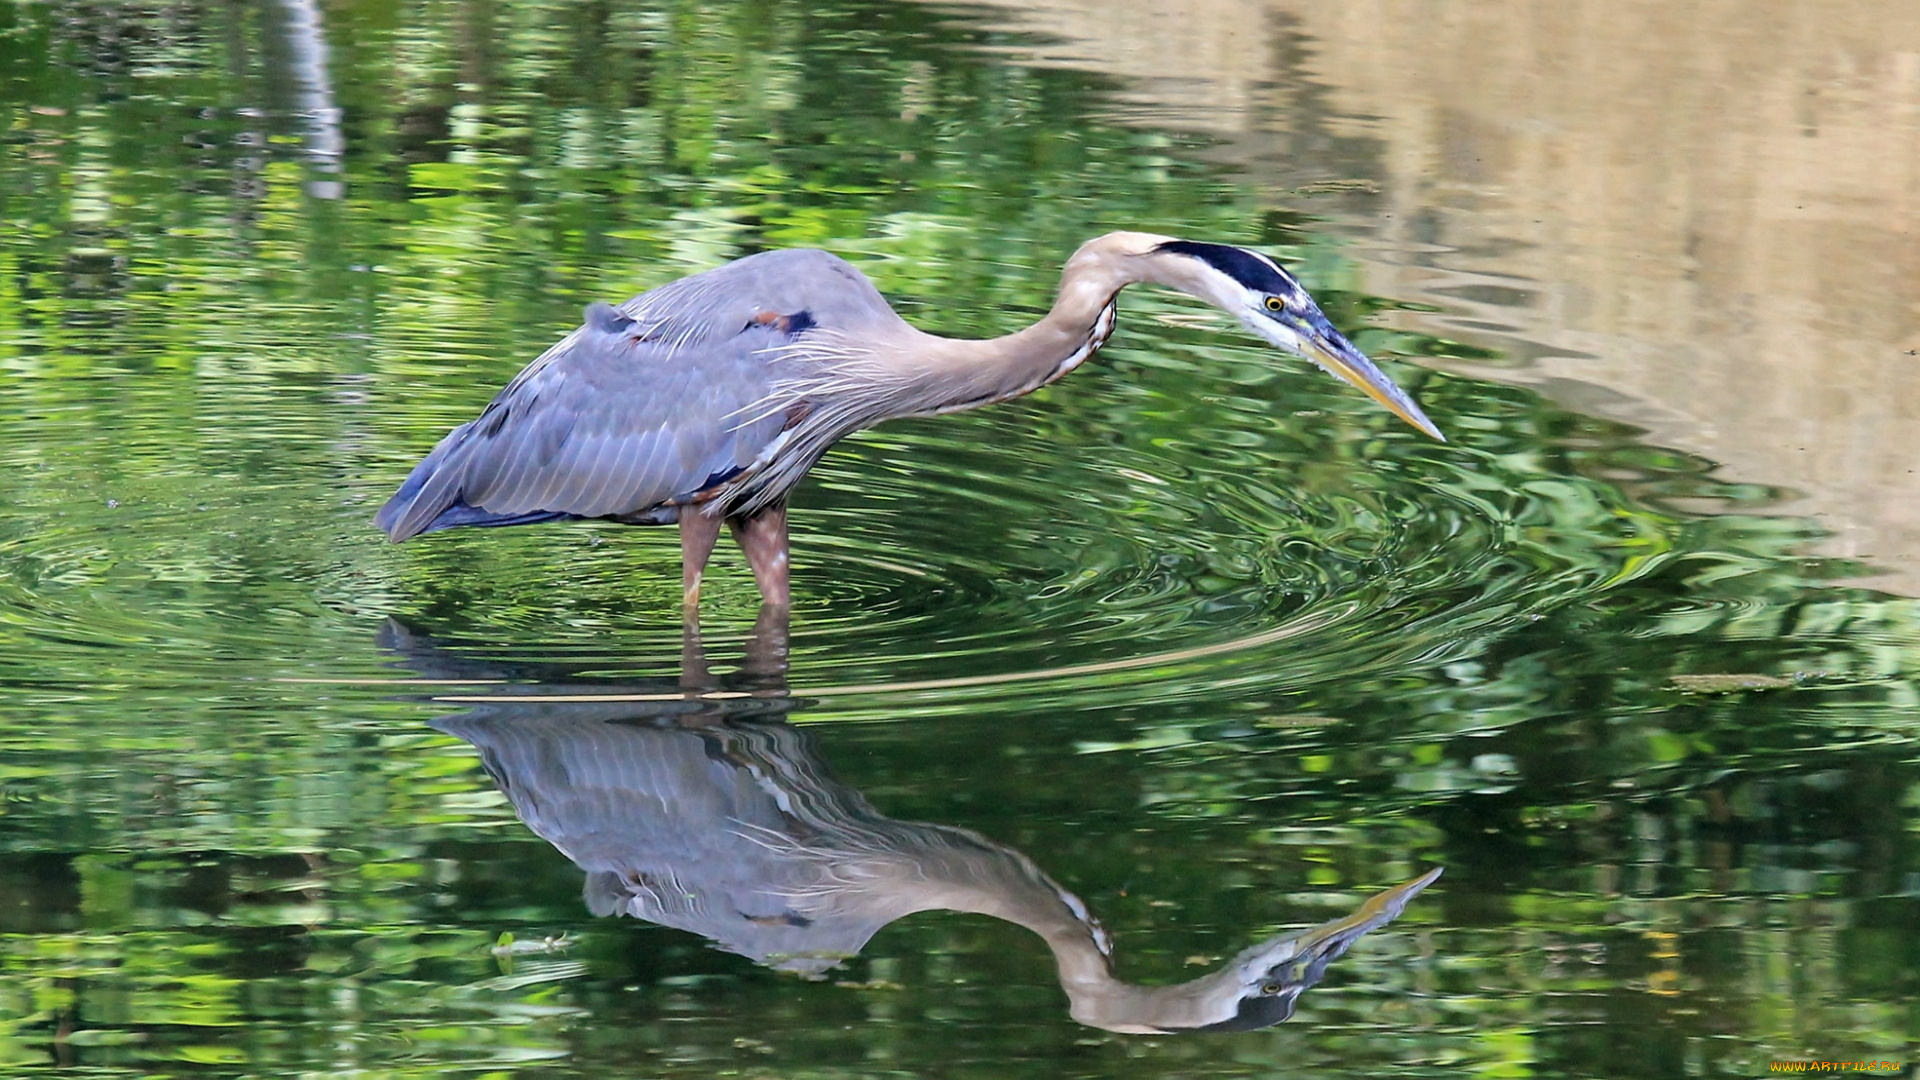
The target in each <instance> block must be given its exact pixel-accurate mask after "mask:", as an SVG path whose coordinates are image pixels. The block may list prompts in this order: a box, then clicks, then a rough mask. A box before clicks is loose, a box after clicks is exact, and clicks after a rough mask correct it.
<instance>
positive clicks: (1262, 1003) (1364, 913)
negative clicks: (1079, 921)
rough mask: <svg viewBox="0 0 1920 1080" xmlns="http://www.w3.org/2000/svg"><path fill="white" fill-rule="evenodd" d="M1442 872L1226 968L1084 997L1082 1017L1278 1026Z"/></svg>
mask: <svg viewBox="0 0 1920 1080" xmlns="http://www.w3.org/2000/svg"><path fill="white" fill-rule="evenodd" d="M1439 876H1440V870H1439V869H1438V868H1435V869H1433V870H1429V871H1427V872H1426V873H1425V874H1422V875H1421V876H1419V877H1417V878H1415V879H1413V880H1412V881H1409V882H1407V883H1406V884H1404V885H1397V886H1395V887H1393V888H1391V889H1388V890H1387V891H1385V892H1383V893H1380V894H1378V895H1376V896H1374V897H1373V898H1371V899H1369V900H1368V901H1367V902H1366V903H1364V904H1362V905H1360V909H1359V910H1358V911H1355V912H1354V913H1353V914H1351V915H1348V916H1346V917H1345V918H1341V919H1335V920H1333V921H1332V922H1328V923H1322V924H1321V925H1319V926H1316V927H1314V928H1313V929H1311V930H1307V931H1305V932H1303V933H1299V934H1292V935H1289V936H1287V937H1282V938H1275V939H1273V940H1272V941H1266V942H1262V943H1261V944H1259V945H1255V946H1253V947H1252V948H1250V949H1247V950H1246V951H1244V952H1242V953H1241V954H1240V955H1238V956H1236V957H1234V958H1233V960H1232V961H1230V962H1229V963H1228V964H1227V965H1226V966H1225V967H1223V968H1221V969H1220V970H1219V971H1216V972H1214V973H1213V974H1211V975H1207V976H1204V977H1202V978H1199V979H1195V980H1194V981H1192V982H1189V983H1183V984H1181V985H1179V986H1168V987H1159V988H1154V989H1140V988H1128V990H1130V991H1132V992H1130V993H1128V992H1119V991H1117V990H1116V991H1111V992H1110V993H1111V997H1110V998H1109V999H1104V1000H1094V999H1092V998H1089V999H1088V1000H1087V1001H1085V1002H1076V1010H1075V1016H1076V1018H1078V1019H1081V1020H1083V1021H1085V1022H1087V1023H1091V1024H1094V1025H1096V1026H1098V1027H1104V1028H1108V1029H1109V1030H1114V1031H1125V1032H1132V1033H1135V1034H1153V1033H1161V1034H1165V1033H1172V1032H1177V1031H1254V1030H1257V1029H1259V1028H1265V1027H1272V1026H1273V1025H1275V1024H1278V1023H1280V1022H1281V1021H1283V1020H1286V1019H1287V1018H1289V1017H1291V1016H1292V1015H1293V1009H1294V1005H1295V1004H1296V1003H1297V1002H1298V1001H1299V1000H1300V995H1301V994H1302V993H1304V992H1305V991H1306V990H1307V989H1308V988H1310V987H1312V986H1314V985H1315V984H1316V983H1318V982H1319V981H1320V978H1321V976H1322V975H1324V974H1326V970H1327V965H1328V964H1330V963H1332V962H1333V961H1334V960H1335V959H1337V958H1338V957H1339V956H1340V955H1341V954H1342V953H1345V952H1346V951H1347V949H1348V948H1349V947H1350V946H1352V944H1353V943H1354V942H1355V941H1356V940H1358V939H1359V937H1360V935H1362V934H1364V933H1366V932H1367V931H1369V930H1374V929H1377V928H1379V927H1381V926H1384V925H1385V924H1387V923H1389V922H1391V921H1393V919H1394V918H1395V917H1396V916H1398V915H1399V914H1400V912H1401V911H1402V909H1404V908H1405V907H1406V906H1407V902H1408V901H1409V900H1411V899H1413V897H1414V896H1415V895H1416V894H1418V893H1419V892H1420V890H1422V889H1424V888H1426V887H1427V886H1428V885H1431V884H1433V882H1434V880H1435V879H1436V878H1438V877H1439ZM1083 1014H1084V1015H1083Z"/></svg>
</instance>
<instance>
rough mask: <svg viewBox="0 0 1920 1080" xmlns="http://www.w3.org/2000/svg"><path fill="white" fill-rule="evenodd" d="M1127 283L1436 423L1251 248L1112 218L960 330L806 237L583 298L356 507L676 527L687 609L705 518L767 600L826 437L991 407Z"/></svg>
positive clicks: (782, 600)
mask: <svg viewBox="0 0 1920 1080" xmlns="http://www.w3.org/2000/svg"><path fill="white" fill-rule="evenodd" d="M1134 282H1151V283H1153V284H1157V285H1164V286H1167V287H1169V288H1174V289H1178V290H1180V291H1182V292H1186V293H1190V294H1192V295H1194V296H1197V297H1199V298H1200V299H1203V300H1207V301H1209V302H1211V303H1213V304H1216V305H1218V306H1220V307H1222V308H1224V309H1226V310H1227V311H1228V312H1229V313H1231V314H1233V315H1235V316H1237V317H1238V318H1239V319H1240V321H1241V322H1243V323H1245V324H1246V326H1247V327H1248V328H1249V329H1251V330H1252V331H1254V332H1255V333H1256V334H1259V335H1260V336H1261V337H1263V338H1266V339H1267V340H1268V341H1270V342H1272V343H1273V344H1275V345H1277V346H1279V347H1280V348H1282V349H1286V350H1288V351H1291V352H1296V353H1300V354H1302V355H1305V356H1307V357H1310V358H1312V359H1313V360H1315V361H1317V362H1318V363H1319V364H1321V365H1322V366H1323V367H1325V368H1326V369H1327V370H1329V371H1331V372H1332V373H1333V374H1335V375H1338V376H1340V377H1341V378H1343V379H1345V380H1347V381H1348V382H1351V383H1353V384H1354V385H1355V386H1357V387H1359V388H1360V389H1361V390H1363V391H1365V392H1366V393H1367V394H1368V395H1369V396H1371V397H1372V398H1373V399H1374V400H1376V401H1378V402H1380V403H1381V404H1382V405H1385V406H1386V407H1387V408H1388V409H1391V410H1392V411H1393V412H1394V413H1395V414H1396V415H1398V416H1400V417H1401V418H1402V419H1404V420H1406V421H1407V422H1408V423H1410V424H1412V425H1413V426H1415V427H1417V428H1419V429H1420V430H1421V431H1424V432H1426V433H1427V434H1429V435H1432V436H1434V437H1435V438H1439V437H1440V430H1439V429H1438V428H1436V427H1435V426H1434V425H1433V422H1432V421H1430V420H1428V419H1427V417H1426V414H1424V413H1422V412H1421V411H1420V407H1419V406H1418V405H1416V404H1414V402H1413V400H1412V399H1411V398H1409V397H1407V395H1406V394H1405V393H1404V392H1402V391H1401V390H1400V388H1399V387H1397V386H1395V385H1394V384H1393V382H1392V380H1390V379H1388V378H1387V377H1386V376H1385V375H1384V374H1382V373H1381V372H1380V370H1379V369H1378V368H1376V367H1375V366H1374V365H1373V363H1372V362H1371V361H1369V360H1368V359H1367V358H1366V356H1364V355H1363V354H1362V353H1361V352H1360V351H1359V350H1358V349H1356V348H1354V346H1353V345H1352V344H1351V343H1350V342H1348V341H1347V339H1346V338H1345V337H1343V336H1341V334H1340V332H1339V331H1338V330H1336V329H1334V327H1333V324H1332V323H1331V322H1329V321H1328V320H1327V317H1326V316H1325V315H1324V314H1322V313H1321V311H1320V308H1319V306H1318V305H1316V304H1315V303H1314V302H1313V298H1312V297H1310V296H1308V295H1307V293H1306V290H1305V289H1303V288H1301V287H1300V283H1299V282H1297V281H1295V280H1294V278H1293V277H1292V275H1290V274H1288V273H1287V272H1286V271H1285V270H1283V269H1281V268H1280V266H1279V265H1278V264H1277V263H1275V262H1274V261H1273V260H1272V259H1269V258H1268V257H1266V256H1265V255H1261V254H1258V253H1257V252H1252V251H1247V250H1244V249H1242V248H1236V247H1228V246H1225V245H1222V244H1202V243H1194V242H1191V241H1185V240H1172V239H1169V238H1167V237H1164V236H1153V235H1149V234H1146V233H1124V232H1123V233H1111V234H1108V235H1106V236H1103V237H1100V238H1099V239H1097V240H1093V241H1089V242H1088V243H1087V244H1085V245H1083V246H1082V247H1081V248H1080V250H1079V251H1077V252H1075V253H1074V255H1073V257H1072V258H1071V259H1069V260H1068V261H1067V266H1066V270H1065V271H1064V272H1063V274H1062V275H1061V282H1060V295H1059V298H1058V299H1057V300H1056V301H1055V302H1054V305H1053V310H1052V311H1050V312H1048V313H1047V315H1046V317H1045V318H1043V319H1041V320H1040V321H1039V322H1037V323H1035V324H1034V325H1032V326H1029V327H1027V328H1026V329H1025V330H1022V331H1020V332H1018V333H1015V334H1009V335H1007V336H1005V337H999V338H993V339H991V340H987V341H961V340H955V339H950V338H942V337H935V336H933V335H931V334H925V333H922V332H920V331H918V330H915V329H914V328H913V327H911V326H908V325H907V324H906V322H905V321H904V320H902V319H901V318H900V317H899V316H898V315H896V314H894V312H893V309H892V308H890V307H888V306H887V302H886V301H885V300H884V299H882V298H881V296H880V294H879V292H877V291H876V290H875V289H874V287H873V285H872V283H871V282H869V281H868V280H867V279H866V276H865V275H863V274H861V273H860V271H858V270H856V269H854V268H853V267H852V266H851V265H849V264H847V263H846V262H844V261H842V260H840V259H838V258H836V257H834V256H832V255H829V254H827V253H826V252H823V251H807V250H801V251H773V252H766V253H763V254H759V255H753V256H749V257H748V258H744V259H740V260H738V261H736V262H732V263H728V264H727V265H725V266H722V267H720V268H718V269H716V270H711V271H708V272H707V273H704V274H697V275H695V276H693V277H689V278H683V279H681V280H679V281H675V282H672V283H670V284H667V285H663V286H661V287H659V288H657V289H654V290H652V291H651V292H647V293H643V294H641V295H640V296H637V297H634V298H633V299H631V300H629V301H627V302H626V303H625V304H623V305H621V306H620V307H617V308H616V307H612V306H610V305H607V304H594V305H593V306H592V307H589V308H588V309H587V314H586V325H584V326H582V327H581V328H580V329H578V330H575V331H574V332H573V333H571V334H569V335H567V337H566V338H564V339H562V340H561V341H560V343H559V344H557V345H555V346H553V347H552V348H550V349H548V350H547V351H546V352H545V353H544V354H543V355H541V357H540V358H539V359H538V360H535V361H534V362H533V363H532V364H530V365H528V367H527V368H526V370H524V371H522V372H521V373H520V374H519V375H517V376H515V377H514V380H513V381H512V382H511V383H509V384H507V388H506V389H505V390H502V391H501V392H500V394H499V396H497V397H495V398H494V399H493V402H492V404H490V405H488V406H487V408H486V411H485V412H483V413H481V414H480V416H479V418H478V419H476V420H473V421H471V422H469V423H466V424H463V425H461V426H460V427H458V428H455V429H454V430H453V431H452V432H451V433H449V434H448V435H447V437H446V438H444V439H442V440H440V444H439V445H438V446H436V447H434V448H433V452H432V453H430V454H428V455H427V457H426V459H425V460H423V461H421V462H420V464H419V465H417V466H415V467H414V470H413V473H412V474H411V475H410V476H408V477H407V480H406V482H405V483H404V484H402V485H401V486H400V490H399V491H398V492H396V493H395V494H394V496H393V498H391V499H390V500H388V501H387V504H386V506H384V507H382V508H381V510H380V513H379V516H378V517H377V519H376V520H377V522H378V524H379V525H380V527H381V528H382V529H384V530H386V532H387V535H388V536H389V537H390V538H392V539H393V540H394V541H395V542H398V541H401V540H405V539H407V538H409V537H411V536H415V535H417V534H419V533H423V532H431V531H433V530H436V529H448V528H453V527H455V526H459V525H519V524H524V523H529V522H536V521H554V520H563V519H574V518H607V519H610V520H613V521H619V522H624V523H627V524H633V525H665V524H671V523H674V522H678V523H679V525H680V549H681V557H682V567H681V579H682V583H683V587H684V595H685V602H686V607H687V610H688V612H689V614H691V613H692V612H693V611H694V609H695V608H697V606H698V604H699V597H700V577H701V574H702V572H703V571H704V570H705V568H706V564H707V559H708V557H709V556H710V555H711V554H712V552H713V545H714V542H715V540H717V539H718V538H719V535H720V525H721V522H723V521H724V522H726V523H727V524H728V525H730V526H731V527H732V528H733V531H734V535H735V538H736V539H738V540H739V541H740V545H741V547H742V548H744V549H745V551H746V555H747V561H748V563H749V564H750V565H751V566H752V568H753V575H754V580H755V581H756V582H757V583H758V585H759V587H760V593H761V596H762V597H763V598H764V599H765V600H766V602H767V603H769V604H772V605H774V606H777V607H785V606H786V605H787V603H788V585H787V509H786V506H787V496H788V494H789V493H790V492H791V491H792V490H793V487H794V485H795V484H797V483H799V481H800V478H801V477H802V476H803V475H805V474H806V472H807V470H808V469H810V468H812V467H813V464H814V462H816V461H818V460H819V459H820V455H822V454H824V453H825V452H826V451H827V448H828V447H830V446H832V445H833V444H834V443H835V442H836V441H838V440H839V439H840V438H842V437H843V436H845V435H847V434H849V433H851V432H854V431H857V430H859V429H861V428H864V427H868V426H870V425H873V424H876V423H879V422H881V421H883V420H891V419H896V418H899V417H905V416H931V415H934V414H938V413H946V412H954V411H957V410H960V409H970V408H973V407H975V406H977V405H987V404H991V403H993V402H996V401H1005V400H1007V399H1009V398H1015V397H1019V396H1021V395H1022V394H1027V393H1031V392H1032V391H1034V390H1037V389H1039V388H1040V387H1042V386H1045V385H1046V384H1048V383H1050V382H1052V381H1054V380H1055V379H1058V378H1060V377H1061V376H1062V375H1065V374H1066V373H1067V372H1069V371H1072V370H1073V369H1074V368H1075V367H1078V366H1079V365H1080V364H1081V363H1082V362H1083V361H1085V360H1086V359H1087V357H1089V356H1091V355H1093V353H1094V351H1095V350H1096V349H1098V348H1099V347H1100V346H1101V345H1102V344H1103V343H1105V342H1106V340H1107V336H1108V335H1109V334H1111V333H1112V332H1113V323H1114V301H1115V298H1116V296H1117V295H1118V294H1119V292H1120V290H1121V289H1122V288H1124V287H1125V286H1127V285H1130V284H1132V283H1134Z"/></svg>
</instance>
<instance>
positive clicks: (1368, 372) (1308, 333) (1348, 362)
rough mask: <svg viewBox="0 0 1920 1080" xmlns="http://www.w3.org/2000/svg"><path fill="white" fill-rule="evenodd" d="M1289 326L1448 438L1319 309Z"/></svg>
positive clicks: (1336, 367)
mask: <svg viewBox="0 0 1920 1080" xmlns="http://www.w3.org/2000/svg"><path fill="white" fill-rule="evenodd" d="M1287 321H1288V322H1290V323H1291V322H1293V320H1292V319H1288V320H1287ZM1292 329H1293V331H1294V332H1295V333H1296V334H1298V335H1300V342H1301V344H1302V345H1304V346H1305V347H1306V352H1307V359H1309V360H1312V361H1313V362H1314V363H1316V364H1319V365H1320V366H1321V367H1323V368H1326V369H1327V370H1328V371H1331V372H1333V373H1334V374H1335V375H1338V376H1340V377H1341V378H1342V379H1345V380H1347V381H1348V382H1350V383H1352V384H1353V385H1355V386H1357V387H1359V388H1360V390H1361V392H1362V393H1364V394H1366V395H1367V396H1368V397H1370V398H1372V399H1373V400H1375V401H1377V402H1379V403H1380V404H1382V405H1385V406H1386V407H1387V408H1388V409H1390V410H1392V412H1393V415H1395V416H1397V417H1399V418H1400V419H1402V420H1405V421H1406V422H1407V423H1409V424H1412V425H1413V426H1414V427H1417V428H1419V429H1420V430H1421V431H1424V432H1426V433H1427V434H1429V435H1431V436H1433V437H1434V438H1436V439H1439V440H1440V441H1441V442H1446V441H1447V437H1446V436H1445V435H1442V434H1440V429H1439V428H1437V427H1435V426H1434V423H1433V421H1431V420H1429V419H1427V414H1426V413H1423V412H1421V411H1420V406H1418V405H1416V404H1414V402H1413V399H1412V398H1410V397H1408V396H1407V392H1406V391H1405V390H1402V389H1400V388H1399V387H1398V386H1395V385H1394V383H1393V380H1392V379H1389V378H1387V376H1386V373H1385V372H1383V371H1381V370H1380V369H1379V368H1377V367H1375V366H1374V364H1373V361H1371V360H1369V359H1367V354H1365V353H1363V352H1361V351H1360V350H1359V349H1357V348H1354V345H1353V342H1351V341H1348V340H1347V339H1346V336H1345V335H1343V334H1341V333H1340V331H1338V330H1336V329H1334V328H1333V324H1332V323H1330V322H1328V321H1327V317H1326V316H1325V315H1322V314H1320V313H1319V312H1318V311H1314V312H1311V313H1310V314H1309V315H1308V316H1307V317H1306V318H1305V319H1302V320H1300V321H1299V322H1298V323H1297V324H1295V325H1293V327H1292ZM1415 891H1416V892H1417V891H1419V890H1417V889H1416V890H1415Z"/></svg>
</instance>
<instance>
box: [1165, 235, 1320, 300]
mask: <svg viewBox="0 0 1920 1080" xmlns="http://www.w3.org/2000/svg"><path fill="white" fill-rule="evenodd" d="M1154 250H1156V251H1170V252H1173V253H1174V254H1175V255H1191V256H1193V257H1194V258H1196V259H1199V260H1200V261H1201V262H1203V263H1206V264H1207V265H1208V266H1211V267H1213V268H1214V269H1215V270H1218V271H1220V272H1221V273H1223V274H1225V275H1227V276H1228V277H1230V278H1232V279H1233V280H1235V281H1237V282H1239V283H1240V284H1242V285H1245V286H1246V287H1247V288H1249V289H1253V290H1255V291H1257V292H1263V293H1273V294H1277V295H1281V296H1284V295H1286V294H1288V293H1290V292H1292V291H1293V288H1294V286H1293V284H1292V283H1291V282H1289V281H1288V280H1287V279H1286V278H1284V277H1281V276H1280V274H1278V273H1276V272H1275V271H1274V269H1273V267H1272V266H1271V265H1269V264H1268V263H1267V261H1266V260H1264V259H1262V258H1260V257H1259V256H1258V255H1255V254H1253V253H1252V252H1250V251H1246V250H1244V249H1241V248H1237V247H1233V246H1231V245H1228V244H1202V243H1199V242H1197V241H1194V240H1169V241H1167V242H1166V243H1164V244H1161V245H1160V246H1159V247H1158V248H1156V249H1154Z"/></svg>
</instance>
